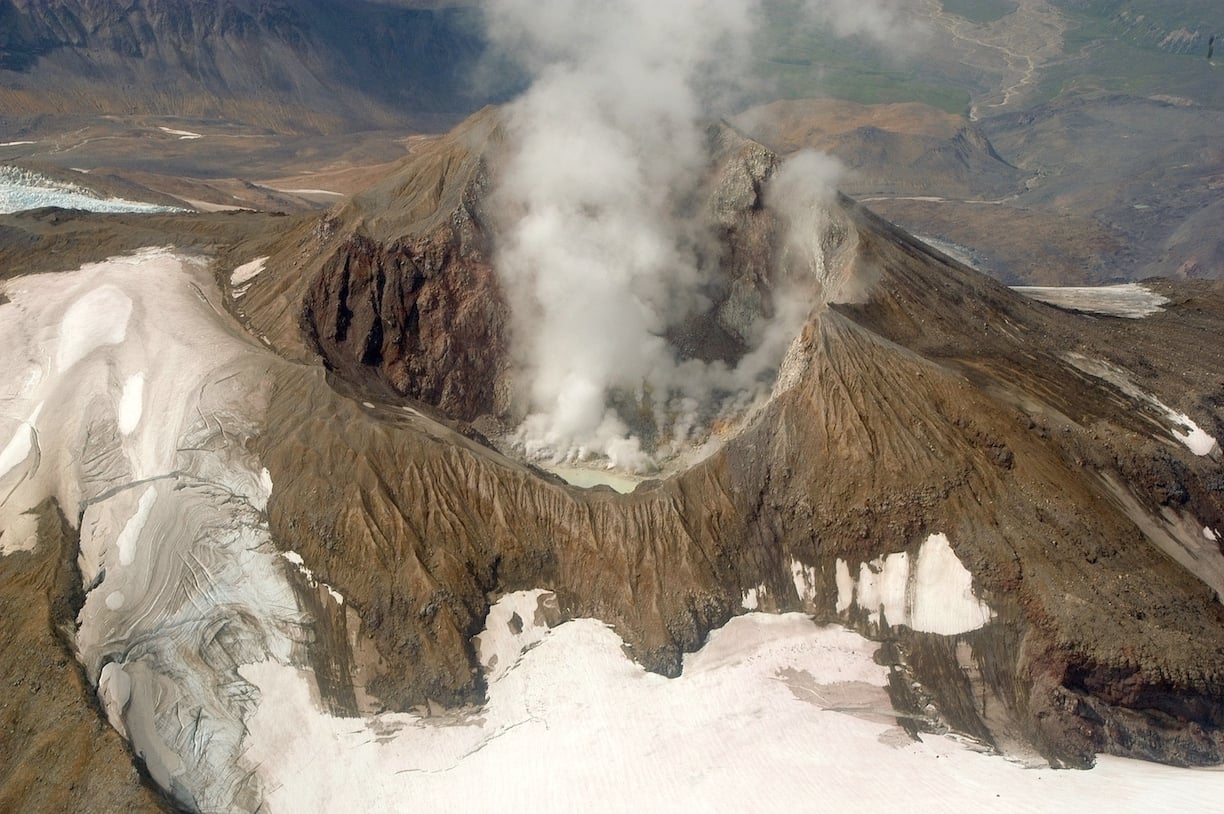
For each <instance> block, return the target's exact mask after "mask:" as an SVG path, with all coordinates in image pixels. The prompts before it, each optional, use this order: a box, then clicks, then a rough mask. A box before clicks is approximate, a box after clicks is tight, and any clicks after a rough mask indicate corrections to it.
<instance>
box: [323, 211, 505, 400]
mask: <svg viewBox="0 0 1224 814" xmlns="http://www.w3.org/2000/svg"><path fill="white" fill-rule="evenodd" d="M447 238H448V235H446V234H445V233H444V232H443V233H436V234H434V235H432V236H429V237H427V238H423V239H420V240H417V241H412V242H408V241H396V242H394V243H392V244H390V245H387V246H383V245H380V244H378V243H375V242H374V241H373V240H371V239H370V238H368V237H364V236H361V235H355V236H353V237H351V238H349V239H348V240H347V241H345V242H344V243H343V244H342V245H341V246H340V248H339V249H338V250H337V252H336V254H335V255H333V256H332V257H331V259H329V260H328V261H327V262H326V263H325V264H324V265H323V268H322V271H321V273H320V274H319V276H318V277H317V278H316V280H315V283H314V285H313V287H312V288H311V290H310V292H309V295H308V299H307V300H306V304H305V309H304V313H303V327H304V330H305V331H306V333H307V335H308V336H309V337H310V340H311V342H312V343H313V345H314V346H315V348H316V349H317V351H318V353H319V355H320V356H321V357H323V359H325V360H326V361H327V363H328V365H329V366H330V367H332V369H334V370H335V371H336V372H338V373H340V374H341V375H342V376H343V377H344V378H346V379H348V380H349V381H351V382H353V383H355V384H360V385H364V386H366V387H371V388H373V389H375V390H376V391H377V390H381V389H390V390H391V391H393V392H394V393H397V394H399V395H402V396H408V397H410V398H414V399H419V400H420V401H424V402H426V403H428V404H432V405H434V406H436V407H437V408H438V409H440V410H442V411H443V412H444V413H445V414H447V415H449V416H451V417H453V418H456V419H460V420H464V421H471V420H473V419H475V418H476V417H477V416H480V415H483V414H496V413H499V412H503V411H505V410H506V408H507V407H508V406H509V405H508V403H507V394H508V392H509V389H508V383H507V382H506V377H507V361H508V358H509V353H508V341H509V336H508V320H509V313H508V310H507V307H506V305H505V301H504V299H503V297H502V295H501V291H500V287H499V284H498V280H497V275H496V272H495V271H494V269H493V266H492V265H491V264H490V263H489V262H488V261H487V260H485V259H484V258H483V257H481V256H480V254H479V253H477V252H468V253H467V254H466V256H464V253H462V252H460V251H459V250H458V249H457V247H456V246H455V241H454V238H453V237H451V238H450V239H447Z"/></svg>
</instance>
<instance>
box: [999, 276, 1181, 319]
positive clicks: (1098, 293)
mask: <svg viewBox="0 0 1224 814" xmlns="http://www.w3.org/2000/svg"><path fill="white" fill-rule="evenodd" d="M1011 288H1012V291H1015V292H1017V293H1019V294H1023V295H1024V296H1026V297H1029V298H1031V299H1034V300H1037V301H1038V302H1043V303H1045V304H1046V305H1053V306H1054V307H1055V308H1062V309H1063V310H1065V311H1083V312H1085V313H1089V314H1101V315H1103V316H1110V317H1124V318H1126V319H1143V318H1144V317H1150V316H1152V315H1153V314H1158V313H1160V312H1161V311H1163V310H1164V306H1165V305H1168V303H1169V299H1168V297H1165V296H1163V295H1161V294H1157V293H1156V292H1155V291H1152V290H1151V289H1150V288H1148V287H1147V286H1144V285H1141V284H1139V283H1125V284H1123V285H1103V286H1033V285H1014V286H1012V287H1011Z"/></svg>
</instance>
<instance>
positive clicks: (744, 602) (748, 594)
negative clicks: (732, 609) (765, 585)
mask: <svg viewBox="0 0 1224 814" xmlns="http://www.w3.org/2000/svg"><path fill="white" fill-rule="evenodd" d="M740 607H742V608H743V609H744V610H750V611H754V610H756V609H757V607H759V600H758V599H757V589H756V588H745V589H744V592H743V593H742V594H741V595H740Z"/></svg>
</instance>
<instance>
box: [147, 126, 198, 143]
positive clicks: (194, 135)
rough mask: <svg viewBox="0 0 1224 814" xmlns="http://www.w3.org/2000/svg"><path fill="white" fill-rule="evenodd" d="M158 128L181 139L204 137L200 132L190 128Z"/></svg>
mask: <svg viewBox="0 0 1224 814" xmlns="http://www.w3.org/2000/svg"><path fill="white" fill-rule="evenodd" d="M157 129H158V130H160V131H162V132H163V133H169V134H170V135H172V136H178V137H179V141H188V140H191V139H197V138H204V137H203V136H202V135H200V134H199V133H193V132H191V131H190V130H172V129H171V128H169V127H159V128H157Z"/></svg>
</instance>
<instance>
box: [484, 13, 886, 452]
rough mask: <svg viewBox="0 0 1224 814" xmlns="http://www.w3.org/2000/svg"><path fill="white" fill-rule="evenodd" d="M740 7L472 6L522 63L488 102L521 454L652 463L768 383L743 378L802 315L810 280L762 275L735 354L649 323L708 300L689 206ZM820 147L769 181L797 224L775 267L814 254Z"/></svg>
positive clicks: (745, 40) (752, 16) (702, 238)
mask: <svg viewBox="0 0 1224 814" xmlns="http://www.w3.org/2000/svg"><path fill="white" fill-rule="evenodd" d="M811 1H812V2H820V3H821V4H822V5H826V6H828V7H829V8H830V9H835V8H840V7H841V6H842V5H843V4H842V3H841V2H840V0H811ZM863 5H864V3H861V2H860V3H857V4H855V9H856V11H855V13H856V14H858V13H859V12H860V11H861V8H859V7H861V6H863ZM866 5H868V6H872V5H874V4H872V3H870V2H868V3H866ZM847 8H848V7H847ZM757 11H758V0H667V2H661V0H604V1H603V2H594V0H489V2H488V3H487V4H486V18H487V25H488V32H489V35H490V38H491V40H492V41H493V42H494V44H495V45H497V46H499V47H501V48H502V49H504V50H505V51H506V52H507V53H508V54H511V55H512V56H513V57H514V58H515V59H516V60H518V62H519V63H520V64H522V65H523V66H524V67H525V68H526V69H527V70H528V72H529V74H530V76H531V77H532V84H531V86H530V88H529V89H528V90H527V91H526V92H525V93H524V94H523V95H522V96H521V97H520V98H519V99H517V100H516V101H515V102H514V103H512V104H511V105H509V106H508V108H507V110H506V117H507V118H506V127H507V133H508V141H509V145H510V155H509V158H508V161H507V163H506V164H505V165H504V166H503V171H502V174H501V175H500V176H499V179H498V192H497V194H496V198H495V210H496V211H497V212H498V217H499V219H500V220H499V224H498V229H499V244H498V245H499V248H498V252H497V257H496V262H497V266H498V271H499V274H500V275H501V277H502V280H503V284H504V288H505V291H506V293H507V297H508V300H509V302H510V305H511V310H512V314H513V320H514V322H513V329H514V332H515V334H514V335H515V343H516V353H517V359H516V362H517V364H518V369H519V373H518V376H517V379H518V380H519V382H520V383H521V385H522V389H523V392H522V400H523V402H524V410H523V412H524V414H525V415H526V419H525V420H524V422H523V424H522V426H521V427H520V428H519V430H518V432H517V435H516V439H517V443H518V444H519V445H520V446H521V447H522V449H523V451H524V452H525V453H526V454H527V455H528V456H529V457H533V458H543V459H552V460H554V461H560V460H562V459H569V460H575V459H587V458H597V459H606V463H607V464H608V465H609V466H614V467H617V468H623V469H630V470H646V469H650V468H652V467H653V466H654V464H655V461H656V460H657V459H658V458H663V457H667V456H669V455H673V454H676V453H677V452H678V451H680V448H681V447H682V446H683V445H684V444H686V443H692V442H693V441H696V440H700V430H699V425H700V424H701V423H702V421H703V420H705V421H707V422H708V420H709V419H710V418H712V417H713V416H712V413H714V412H717V410H718V409H742V408H743V407H744V406H746V402H748V401H750V400H751V399H752V398H753V397H754V396H756V395H759V394H760V393H762V392H767V390H768V385H769V383H768V382H764V383H762V381H761V380H762V379H763V378H765V375H766V374H768V373H771V372H772V371H774V370H776V367H777V365H778V363H779V362H780V361H781V358H782V356H783V354H784V353H785V351H786V348H787V345H788V344H789V342H790V341H791V338H792V337H793V336H794V333H795V332H796V331H797V330H798V328H799V327H801V325H802V322H803V320H804V319H805V318H806V316H807V313H808V311H809V309H810V306H811V293H810V292H811V291H812V287H811V286H808V288H807V293H804V291H803V290H802V287H801V286H797V287H795V289H794V290H792V291H785V290H780V289H778V288H775V291H774V297H775V302H774V303H773V306H774V307H773V314H774V316H773V319H772V320H771V321H769V323H768V324H764V325H760V326H758V327H757V331H756V334H757V335H756V336H755V337H754V338H755V342H754V343H753V345H752V347H751V349H750V351H749V352H748V354H747V355H746V356H745V357H744V358H743V359H741V360H740V362H739V363H738V364H737V365H736V366H735V368H734V369H728V368H727V367H726V366H725V365H723V364H721V363H706V362H701V361H697V360H686V361H681V360H678V359H677V357H676V351H675V350H674V349H673V348H672V347H671V346H670V345H669V344H668V342H667V341H666V339H665V338H664V334H665V333H666V331H667V330H668V328H669V327H673V326H675V325H677V324H678V323H679V322H680V321H681V320H683V319H684V318H685V317H686V316H688V315H690V314H692V313H694V312H696V311H698V310H705V309H707V308H708V307H709V305H710V303H705V302H702V295H701V293H700V292H701V289H702V284H703V275H705V274H708V273H711V272H709V271H708V270H707V267H709V266H710V265H715V266H716V265H717V263H713V264H711V262H710V259H709V253H708V250H709V248H710V247H709V235H708V234H707V233H706V232H705V231H704V230H703V228H702V227H700V226H699V225H698V224H697V223H696V222H695V218H693V217H692V215H691V212H692V210H693V206H692V199H693V194H694V193H695V191H696V185H697V184H698V183H699V181H700V180H701V177H702V175H703V172H704V170H705V168H706V164H707V161H708V156H707V154H706V143H705V129H704V123H705V121H707V120H708V118H709V109H708V105H709V103H710V102H711V100H713V99H715V98H717V97H718V96H719V94H720V93H722V92H724V91H726V90H727V89H728V88H731V87H733V82H734V77H736V76H740V75H744V74H746V73H747V71H746V70H745V69H746V67H747V66H748V64H749V63H748V48H749V43H750V41H751V39H752V36H753V34H754V21H755V20H756V19H757V18H758V17H759V15H758V14H757ZM834 16H837V15H834ZM839 19H841V18H839ZM860 19H862V20H866V19H867V18H861V17H855V18H850V17H846V18H845V24H846V25H847V26H849V28H848V29H847V30H850V31H856V32H857V31H858V30H859V29H860V28H861V27H862V26H863V25H867V24H868V23H869V21H868V22H856V20H860ZM831 161H832V160H831V159H828V158H818V159H817V158H812V157H811V156H806V157H804V158H803V159H802V160H799V161H798V162H792V164H791V165H790V166H788V167H787V168H785V169H784V170H782V171H781V172H780V173H779V177H778V183H777V184H776V185H775V186H776V189H774V190H772V191H771V193H770V194H771V196H772V197H771V200H772V202H773V203H774V204H775V205H776V206H778V207H780V208H782V209H785V210H786V211H787V212H788V213H792V214H790V215H789V221H790V224H791V226H792V233H798V232H804V233H807V234H809V235H810V236H811V238H810V241H809V243H808V244H807V245H802V239H799V238H796V240H798V241H799V242H797V243H793V244H788V248H787V256H788V257H790V258H791V259H790V260H788V261H787V262H788V264H789V265H791V266H792V267H793V266H794V264H795V262H796V261H795V260H794V258H795V257H799V256H801V255H803V254H804V252H814V253H813V254H810V255H809V258H812V257H817V256H819V255H820V246H819V235H820V234H821V233H823V228H822V227H821V225H820V223H818V222H817V220H818V219H819V218H820V217H821V215H820V214H819V213H820V212H823V210H824V207H825V206H826V205H827V203H828V201H829V197H828V196H829V195H830V194H831V190H832V189H833V186H832V184H833V181H834V170H833V167H834V165H833V164H832V163H830V162H831ZM805 185H806V186H805ZM685 212H688V213H690V214H687V215H686V214H683V213H685ZM809 229H815V230H816V231H814V232H808V230H809ZM805 239H806V238H805ZM811 241H815V243H812V242H811ZM703 250H706V262H705V263H704V264H703V263H702V262H700V259H699V258H701V257H702V253H703ZM805 262H808V263H809V265H810V264H811V263H813V262H819V261H818V260H811V259H809V260H808V261H805ZM800 265H802V264H800ZM794 270H795V268H792V269H791V271H792V272H793V271H794ZM808 270H809V271H812V272H814V273H817V274H818V275H819V274H821V273H822V271H821V270H819V269H808ZM789 276H793V274H792V275H789ZM610 402H617V403H618V404H619V405H620V406H621V408H622V411H624V410H625V409H626V405H628V409H629V412H632V413H636V414H637V415H638V416H641V415H643V414H647V415H649V416H650V417H651V422H650V423H651V425H652V426H653V427H655V428H657V437H656V439H655V441H656V442H657V446H655V447H654V448H653V449H651V450H645V449H643V445H642V443H641V442H640V441H639V439H638V438H637V437H635V435H634V434H633V432H631V429H630V426H629V423H627V421H626V419H625V417H624V414H623V412H622V413H618V412H617V410H616V409H614V408H613V407H611V406H610ZM733 402H734V403H733Z"/></svg>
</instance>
